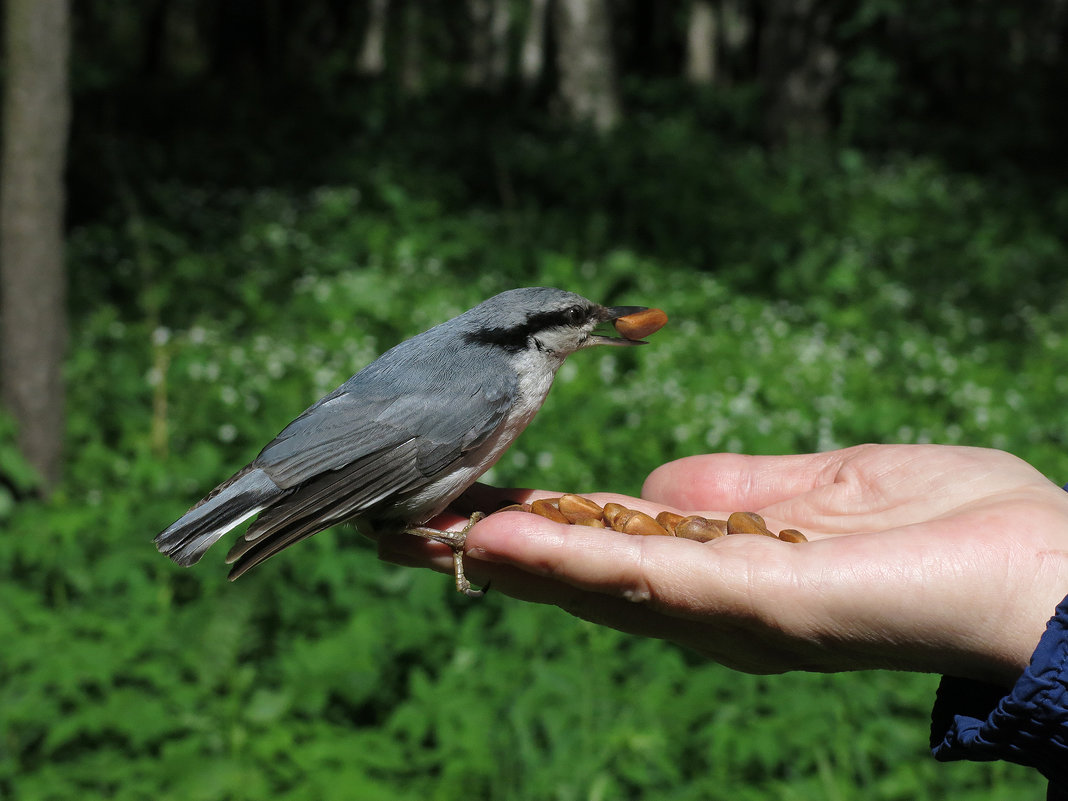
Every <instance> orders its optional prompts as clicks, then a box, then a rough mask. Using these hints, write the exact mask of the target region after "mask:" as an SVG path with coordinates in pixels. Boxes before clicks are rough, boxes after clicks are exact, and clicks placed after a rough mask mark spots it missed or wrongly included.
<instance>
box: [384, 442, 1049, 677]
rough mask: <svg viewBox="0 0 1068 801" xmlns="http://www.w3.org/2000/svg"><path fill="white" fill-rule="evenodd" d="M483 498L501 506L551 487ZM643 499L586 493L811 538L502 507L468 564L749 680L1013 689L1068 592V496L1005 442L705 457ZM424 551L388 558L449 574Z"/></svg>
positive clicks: (503, 583)
mask: <svg viewBox="0 0 1068 801" xmlns="http://www.w3.org/2000/svg"><path fill="white" fill-rule="evenodd" d="M479 492H482V493H484V496H483V497H482V498H479V499H478V500H480V501H482V502H484V503H486V506H487V508H493V505H494V504H490V503H487V501H488V500H489V499H491V498H493V497H507V498H511V499H517V500H525V499H527V498H528V497H540V496H546V495H552V494H553V493H545V492H517V491H493V490H489V489H488V488H480V489H479ZM556 494H559V493H556ZM642 496H643V499H642V500H638V499H632V498H622V497H621V496H616V495H607V494H594V495H590V496H589V497H591V498H593V499H594V500H597V501H598V502H599V503H602V504H603V503H605V502H608V501H610V500H616V501H618V502H622V503H624V504H625V505H627V506H629V507H632V508H637V509H642V510H643V511H647V512H651V513H652V514H654V515H655V514H656V512H658V511H660V510H663V509H670V510H671V511H677V512H680V513H685V514H693V513H700V514H703V515H705V516H709V517H726V516H727V513H729V512H731V511H755V512H758V513H760V514H761V515H762V516H763V517H764V518H765V519H766V520H767V521H768V523H769V527H771V528H772V529H773V530H779V529H781V528H787V527H791V528H798V529H801V530H802V531H804V532H805V534H806V535H807V536H808V537H809V539H810V542H808V543H801V544H787V543H783V542H779V541H777V540H774V539H771V538H768V537H761V536H758V535H736V536H730V537H724V538H720V539H717V540H713V541H712V542H709V543H697V542H692V541H689V540H683V539H676V538H669V537H640V536H639V537H635V536H628V535H625V534H618V533H616V532H611V531H605V530H603V529H590V528H586V527H583V526H565V525H560V524H555V523H551V522H549V521H548V520H545V519H543V518H540V517H537V516H535V515H530V514H524V513H521V512H504V513H500V514H496V515H492V516H490V517H489V518H487V519H486V520H484V521H482V522H480V523H478V524H477V525H476V526H475V527H474V528H473V529H472V530H471V531H470V533H469V535H468V538H467V544H466V555H467V559H466V564H467V570H468V573H469V575H471V576H472V578H473V579H475V580H476V581H483V582H484V581H487V580H489V581H492V584H493V588H494V591H499V592H502V593H504V594H507V595H511V596H514V597H516V598H521V599H524V600H530V601H537V602H540V603H551V604H555V605H557V606H559V607H561V608H563V609H565V610H567V611H568V612H571V613H572V614H575V615H577V616H579V617H582V618H585V619H587V620H591V621H594V622H597V623H601V624H604V625H608V626H612V627H614V628H617V629H620V630H623V631H627V632H631V633H635V634H640V635H645V636H651V637H660V638H663V639H668V640H672V641H674V642H677V643H679V644H681V645H684V646H687V647H689V648H692V649H694V650H696V651H698V652H700V653H702V654H704V655H706V656H708V657H709V658H711V659H715V660H716V661H719V662H721V663H723V664H725V665H728V666H730V667H734V668H737V669H739V670H744V671H747V672H753V673H774V672H781V671H787V670H812V671H839V670H856V669H865V668H891V669H901V670H916V671H925V672H936V673H946V674H950V675H957V676H963V677H968V678H976V679H980V680H984V681H992V682H997V683H1001V684H1005V685H1010V684H1011V683H1013V682H1014V681H1015V679H1016V677H1017V676H1018V675H1019V674H1020V672H1021V671H1022V670H1023V668H1024V667H1025V666H1026V665H1027V662H1028V658H1029V657H1030V655H1031V652H1032V651H1033V650H1034V647H1035V645H1036V644H1037V642H1038V639H1039V637H1040V636H1041V634H1042V631H1043V629H1044V626H1045V623H1046V621H1047V620H1048V619H1049V617H1050V616H1051V615H1052V613H1053V609H1054V607H1055V606H1056V605H1057V603H1058V602H1059V601H1060V600H1061V599H1062V598H1064V596H1065V595H1066V594H1068V493H1066V492H1064V491H1063V490H1061V489H1060V488H1059V487H1057V486H1056V485H1055V484H1053V483H1052V482H1050V481H1048V480H1047V479H1045V478H1044V477H1043V476H1042V475H1041V474H1039V473H1038V472H1037V471H1036V470H1035V469H1034V468H1032V467H1031V466H1030V465H1028V464H1027V463H1026V462H1023V461H1021V460H1020V459H1018V458H1016V457H1014V456H1012V455H1010V454H1007V453H1004V452H1001V451H994V450H987V449H980V448H963V447H953V446H942V445H862V446H858V447H854V448H847V449H844V450H839V451H833V452H829V453H822V454H807V455H798V456H741V455H736V454H711V455H705V456H694V457H689V458H686V459H681V460H678V461H675V462H671V463H669V464H666V465H663V466H662V467H660V468H658V469H657V470H655V471H654V472H653V473H652V474H651V475H650V476H649V478H648V479H647V480H646V482H645V486H644V487H643V490H642ZM413 540H414V538H393V537H391V538H384V541H383V542H382V543H381V544H380V548H382V549H383V556H384V558H390V559H392V560H393V561H403V562H408V563H421V564H430V565H432V566H435V567H437V568H438V569H441V570H444V571H449V570H450V569H451V566H452V562H451V558H449V557H448V556H447V551H446V553H441V552H439V551H438V550H436V548H435V546H434V544H433V543H425V542H422V541H413ZM385 549H389V551H388V552H387V551H386V550H385Z"/></svg>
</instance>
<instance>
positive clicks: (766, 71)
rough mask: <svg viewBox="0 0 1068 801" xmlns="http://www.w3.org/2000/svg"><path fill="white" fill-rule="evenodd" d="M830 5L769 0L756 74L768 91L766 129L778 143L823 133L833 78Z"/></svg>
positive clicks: (835, 72) (834, 63) (834, 54)
mask: <svg viewBox="0 0 1068 801" xmlns="http://www.w3.org/2000/svg"><path fill="white" fill-rule="evenodd" d="M828 6H829V4H827V3H821V2H820V0H769V2H768V4H767V17H766V20H765V23H764V28H763V31H762V36H761V44H760V76H761V81H762V82H763V84H764V86H765V87H767V89H768V105H767V109H766V116H765V120H766V127H767V132H768V135H769V138H770V139H771V140H772V141H774V142H781V141H784V140H787V139H790V138H792V137H794V136H796V135H801V136H813V135H816V136H818V135H822V134H824V133H826V131H827V130H828V128H829V127H830V122H829V120H828V104H829V102H830V99H831V94H832V92H833V89H834V84H835V82H836V80H837V77H838V54H837V52H835V50H834V48H833V47H832V46H831V42H830V37H831V29H832V25H833V22H834V21H833V19H832V16H831V10H830V8H829V7H828Z"/></svg>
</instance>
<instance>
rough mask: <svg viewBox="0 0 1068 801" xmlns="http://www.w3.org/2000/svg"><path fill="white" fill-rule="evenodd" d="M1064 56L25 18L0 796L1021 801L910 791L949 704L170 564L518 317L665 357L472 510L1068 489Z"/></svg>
mask: <svg viewBox="0 0 1068 801" xmlns="http://www.w3.org/2000/svg"><path fill="white" fill-rule="evenodd" d="M1066 30H1068V3H1065V2H1064V0H1036V2H1032V3H1027V4H1022V3H1014V2H1007V1H1004V0H1001V1H999V0H985V1H983V2H963V1H961V2H956V1H955V0H954V1H951V2H942V3H936V4H927V3H915V2H908V0H856V1H855V2H845V1H844V0H842V1H840V2H836V1H834V0H804V1H803V2H787V0H694V1H693V2H681V1H680V2H662V3H656V2H651V0H618V1H617V0H612V1H611V2H609V1H608V0H529V1H527V0H524V1H522V2H521V1H520V0H468V1H467V2H464V3H460V2H457V3H445V2H440V0H439V1H438V2H421V3H420V2H415V1H414V0H406V1H405V0H392V1H391V0H368V2H362V3H352V2H344V1H343V0H307V1H306V2H300V3H297V2H291V1H290V0H229V2H225V3H219V2H212V0H148V1H146V2H131V0H79V2H77V3H74V4H68V3H67V2H65V0H7V2H6V4H5V18H4V33H5V46H4V54H3V58H4V61H3V70H4V72H3V75H4V84H5V103H4V108H3V117H4V119H3V123H4V127H3V133H4V156H3V192H2V196H3V197H2V200H3V202H2V203H0V262H2V278H3V281H2V283H0V324H2V327H0V356H3V359H2V360H0V390H2V392H3V398H4V401H5V404H6V408H7V412H6V413H5V415H4V416H2V417H0V798H2V799H16V800H17V801H30V800H33V801H43V800H44V799H57V800H58V799H63V800H64V801H66V799H70V798H86V799H95V798H108V799H142V798H154V799H181V801H191V800H195V799H205V800H208V799H249V800H251V799H267V798H270V799H305V798H306V799H319V800H322V801H326V800H327V799H335V798H337V799H342V798H344V799H351V798H359V799H376V798H382V799H454V798H460V797H472V798H493V799H495V800H500V801H505V800H507V799H562V800H563V799H615V798H657V799H697V798H702V799H717V798H723V799H728V798H729V799H771V798H774V799H866V800H867V799H910V801H912V800H915V799H935V798H946V797H949V798H963V797H967V798H969V799H982V800H983V801H993V800H994V799H1013V800H1014V801H1015V800H1016V799H1020V798H1041V797H1042V796H1043V793H1044V789H1043V782H1042V781H1041V780H1040V778H1039V777H1038V776H1037V775H1036V774H1034V773H1032V772H1029V771H1027V770H1025V769H1023V768H1019V767H1016V766H1012V765H1007V764H1002V763H995V764H949V765H943V764H938V763H935V762H934V761H933V760H932V758H931V757H930V755H929V753H928V751H927V732H928V715H929V711H930V707H931V704H932V702H933V698H934V690H935V687H936V685H937V681H938V677H936V676H925V675H911V674H901V673H890V672H877V671H871V672H860V673H853V674H843V675H830V676H828V675H813V674H804V673H789V674H785V675H778V676H750V675H744V674H740V673H736V672H733V671H730V670H727V669H725V668H722V667H720V666H718V665H715V664H710V663H708V662H706V661H703V660H701V659H698V658H697V657H695V656H693V655H692V654H689V653H687V652H684V651H681V650H679V649H677V648H675V647H673V646H670V645H667V644H665V643H661V642H658V641H651V640H640V639H636V638H631V637H627V636H624V635H621V634H619V633H616V632H613V631H608V630H604V629H600V628H597V627H595V626H592V625H588V624H585V623H583V622H581V621H577V620H575V619H572V618H570V617H568V616H567V615H565V614H564V613H563V612H561V611H559V610H557V609H554V608H548V607H538V606H533V605H524V604H521V603H519V602H515V601H512V600H510V599H508V598H505V597H502V596H499V595H498V596H495V595H493V594H492V593H491V594H490V595H489V596H488V597H487V599H486V600H485V601H482V602H479V603H471V602H469V601H468V600H466V599H464V598H462V597H459V596H457V595H456V593H455V592H454V591H453V590H452V589H451V587H450V583H449V581H448V580H447V579H446V578H443V577H441V576H438V575H434V574H430V573H422V572H416V571H411V570H405V569H401V568H397V567H392V566H386V565H383V564H379V563H378V562H377V561H376V559H375V558H374V551H373V549H372V548H371V547H370V546H369V545H368V544H366V543H363V542H361V541H360V538H359V537H358V536H357V535H355V533H354V532H352V531H350V530H347V529H345V528H340V529H337V530H334V531H332V532H327V533H324V534H321V535H319V536H316V537H315V538H313V539H312V540H310V541H308V542H307V543H304V544H302V545H301V546H300V547H299V548H296V549H294V550H292V551H287V552H286V553H285V554H284V555H283V556H281V557H279V558H277V559H275V560H272V561H271V562H270V563H269V564H267V565H265V566H264V567H262V568H261V569H259V570H257V571H255V572H254V573H253V574H251V575H249V576H248V577H246V578H243V579H242V580H241V581H240V582H237V583H236V584H230V583H228V582H227V581H226V580H225V568H224V566H223V565H222V564H221V562H220V560H219V559H217V558H216V557H215V555H214V554H210V555H209V556H208V558H206V559H205V560H204V561H203V562H202V563H201V564H200V565H198V566H197V568H195V569H192V570H183V569H180V568H177V567H175V566H174V565H172V564H171V563H170V562H168V561H167V560H166V559H164V558H163V557H161V556H159V554H157V553H156V551H155V549H154V548H153V546H152V544H151V539H152V537H153V536H154V535H155V533H156V532H157V531H159V530H160V529H161V528H163V527H164V526H166V525H167V524H169V523H170V522H171V521H172V520H173V519H175V518H176V517H177V516H178V515H180V514H181V513H182V512H183V511H184V510H185V508H186V507H187V506H188V505H190V504H191V503H192V502H194V501H195V500H197V499H198V498H200V497H201V495H202V494H203V493H204V492H205V491H207V490H208V489H210V488H211V487H212V486H214V485H215V483H217V482H218V481H219V480H221V479H223V478H225V477H226V476H228V475H229V474H230V473H231V472H232V471H233V470H234V469H236V468H237V467H239V466H240V465H242V464H244V463H245V462H246V461H247V460H248V459H250V458H251V457H253V456H254V455H255V453H256V452H257V450H258V449H259V447H261V446H262V445H263V444H264V443H265V442H266V441H267V440H268V439H270V437H272V436H273V435H274V434H275V433H276V432H277V431H278V430H279V429H280V428H281V427H282V426H283V425H285V423H287V422H288V421H289V420H290V419H291V418H292V417H293V416H294V415H295V414H296V413H298V412H299V411H300V410H302V409H303V408H305V407H306V406H307V405H308V404H309V403H310V402H311V401H313V400H314V399H315V398H317V397H318V396H319V395H320V394H322V393H324V392H326V391H328V390H329V389H331V388H333V387H334V386H335V385H336V384H338V383H339V382H340V381H342V380H344V379H345V378H347V377H348V376H349V375H350V374H351V373H353V372H354V371H355V370H356V369H358V368H359V367H361V366H362V365H364V364H366V363H367V362H369V361H370V360H372V359H373V358H374V357H375V356H376V355H377V354H378V353H380V352H382V351H383V350H385V349H386V348H387V347H389V346H390V345H392V344H394V343H395V342H397V341H399V340H400V339H402V338H404V337H407V336H410V335H412V334H414V333H417V332H419V331H421V330H423V329H425V328H427V327H429V326H430V325H432V324H434V323H436V322H439V321H441V320H443V319H446V318H448V317H450V316H452V315H454V314H456V313H458V312H460V311H461V310H463V309H465V308H467V307H469V306H471V305H473V304H475V303H477V302H478V301H480V300H482V299H484V298H485V297H488V296H489V295H491V294H493V293H495V292H497V291H500V290H503V289H506V288H509V287H513V286H519V285H551V286H560V287H564V288H568V289H572V290H575V291H578V292H581V293H582V294H584V295H586V296H588V297H590V298H592V299H595V300H598V301H601V302H605V303H632V304H638V303H640V304H647V305H654V306H659V307H661V308H663V309H665V310H667V311H668V313H669V314H670V315H671V319H672V322H671V324H670V326H669V327H668V328H666V329H664V330H663V331H662V332H660V333H659V334H657V336H656V337H655V344H651V345H650V346H649V347H647V348H642V349H641V350H640V352H639V353H629V352H628V353H619V352H617V351H612V352H602V353H598V352H589V353H583V354H578V355H577V356H575V357H574V358H573V359H571V360H570V362H569V363H568V364H567V365H566V366H565V368H564V369H563V370H562V371H561V374H560V376H559V378H558V381H557V385H556V387H555V388H554V390H553V392H552V393H551V395H550V399H549V401H548V403H547V404H546V406H545V408H544V409H543V410H542V412H541V413H540V415H539V416H538V418H537V420H536V421H535V423H534V424H533V425H532V426H531V427H530V429H529V430H528V431H527V432H526V433H525V434H524V436H523V437H522V438H521V439H520V440H519V442H518V443H517V444H516V446H515V447H513V448H512V450H511V451H509V452H508V454H506V456H505V457H504V458H503V459H502V461H501V462H500V463H499V464H498V465H497V466H496V467H495V468H494V470H493V471H492V473H491V474H490V475H488V476H487V479H488V480H490V481H491V482H493V483H496V484H500V485H516V486H537V487H543V488H555V489H559V490H567V491H576V492H585V491H594V490H612V491H618V492H624V493H631V494H634V493H637V492H638V490H639V488H640V486H641V481H642V479H643V477H644V476H645V475H646V474H647V473H648V471H650V470H651V469H652V468H654V467H655V466H657V465H659V464H661V463H662V462H664V461H666V460H668V459H672V458H675V457H680V456H684V455H688V454H693V453H701V452H707V451H720V450H730V451H745V452H753V453H790V452H799V451H809V450H822V449H828V448H834V447H838V446H845V445H850V444H855V443H859V442H865V441H876V442H945V443H960V444H968V445H978V446H989V447H997V448H1004V449H1007V450H1010V451H1012V452H1014V453H1016V454H1018V455H1019V456H1021V457H1023V458H1025V459H1027V460H1028V461H1030V462H1031V463H1032V464H1034V465H1035V466H1036V467H1037V468H1038V469H1039V470H1041V471H1042V472H1043V473H1045V474H1046V475H1048V476H1050V477H1051V478H1052V479H1054V480H1057V481H1059V482H1060V483H1063V482H1065V481H1068V448H1066V441H1068V440H1066V433H1065V432H1066V427H1065V412H1064V402H1065V398H1066V397H1068V370H1066V365H1068V335H1066V333H1065V332H1066V331H1068V290H1066V276H1068V268H1066V265H1068V258H1066V257H1068V190H1066V189H1065V180H1064V179H1065V177H1066V172H1068V160H1066V159H1065V157H1064V149H1063V148H1064V142H1065V141H1066V139H1068V103H1065V102H1064V98H1065V97H1068V91H1066V90H1068V86H1066V84H1068V43H1066ZM35 98H36V99H38V100H40V103H39V104H35V100H34V99H35ZM68 124H69V127H68ZM31 168H32V169H31ZM42 176H43V177H42ZM42 187H43V189H42ZM27 388H28V389H27ZM1051 612H1052V610H1051Z"/></svg>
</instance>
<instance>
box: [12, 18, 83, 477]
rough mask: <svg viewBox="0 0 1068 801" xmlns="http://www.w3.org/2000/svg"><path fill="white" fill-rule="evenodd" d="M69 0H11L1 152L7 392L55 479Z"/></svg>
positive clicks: (32, 453)
mask: <svg viewBox="0 0 1068 801" xmlns="http://www.w3.org/2000/svg"><path fill="white" fill-rule="evenodd" d="M69 26H70V8H69V5H68V0H7V3H6V14H5V19H4V29H5V30H4V33H5V56H6V64H5V67H6V73H7V74H6V81H5V84H6V85H5V92H4V119H3V151H2V154H0V174H2V175H3V184H2V187H0V397H2V399H3V402H4V405H5V406H6V407H7V408H8V409H9V410H10V412H11V413H12V414H13V415H14V417H15V421H16V423H17V424H18V431H19V433H18V438H19V446H20V448H21V449H22V451H23V453H24V454H25V456H26V458H27V460H28V461H29V462H30V464H32V465H33V466H34V468H36V470H37V471H38V472H39V473H40V474H41V477H42V478H43V479H44V481H45V484H46V486H48V485H52V484H54V483H55V482H56V481H58V480H59V477H60V472H61V468H62V446H63V429H64V414H63V410H64V397H63V395H64V393H63V377H62V362H63V355H64V349H65V347H66V339H67V322H66V270H65V265H64V262H63V206H64V188H63V171H64V164H65V156H66V146H67V132H68V128H69V125H70V92H69V87H68V58H69V48H70V27H69Z"/></svg>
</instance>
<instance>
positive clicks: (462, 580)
mask: <svg viewBox="0 0 1068 801" xmlns="http://www.w3.org/2000/svg"><path fill="white" fill-rule="evenodd" d="M485 516H486V515H485V514H483V513H482V512H473V513H472V514H471V518H470V519H469V520H468V521H467V525H466V526H464V527H463V528H462V529H460V530H459V531H440V530H438V529H436V528H428V527H426V526H415V527H413V528H408V529H405V530H404V533H405V534H414V535H415V536H417V537H422V538H424V539H428V540H432V541H434V542H440V543H442V544H443V545H448V546H449V547H450V548H452V564H453V570H454V572H455V574H456V590H457V592H462V593H463V594H464V595H466V596H467V597H468V598H481V597H482V596H483V595H485V594H486V591H487V590H488V589H489V584H487V585H486V586H485V587H483V588H482V589H480V590H476V589H475V588H474V587H472V586H471V582H470V581H468V580H467V576H466V575H465V574H464V543H465V542H467V532H468V531H470V530H471V528H472V526H474V525H475V523H477V522H478V521H479V520H482V519H483V518H484V517H485Z"/></svg>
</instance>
